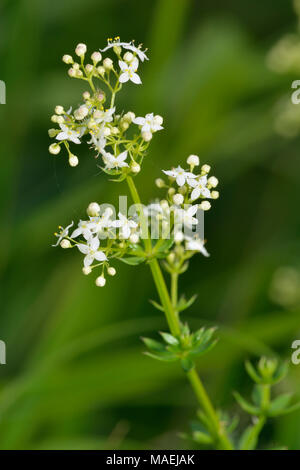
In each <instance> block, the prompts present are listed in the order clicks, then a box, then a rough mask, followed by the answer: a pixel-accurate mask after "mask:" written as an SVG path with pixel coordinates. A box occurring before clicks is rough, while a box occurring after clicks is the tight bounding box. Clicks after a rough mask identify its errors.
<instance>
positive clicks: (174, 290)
mask: <svg viewBox="0 0 300 470" xmlns="http://www.w3.org/2000/svg"><path fill="white" fill-rule="evenodd" d="M171 299H172V305H173V308H174V310H175V311H176V310H177V301H178V273H174V272H172V274H171Z"/></svg>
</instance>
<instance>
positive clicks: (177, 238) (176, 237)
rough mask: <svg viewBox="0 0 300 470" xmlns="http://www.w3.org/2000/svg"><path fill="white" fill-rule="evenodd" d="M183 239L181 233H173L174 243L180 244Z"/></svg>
mask: <svg viewBox="0 0 300 470" xmlns="http://www.w3.org/2000/svg"><path fill="white" fill-rule="evenodd" d="M183 238H184V236H183V233H182V232H176V233H175V237H174V240H175V242H177V243H180V242H182V240H183Z"/></svg>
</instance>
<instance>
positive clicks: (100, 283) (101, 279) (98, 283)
mask: <svg viewBox="0 0 300 470" xmlns="http://www.w3.org/2000/svg"><path fill="white" fill-rule="evenodd" d="M95 283H96V286H98V287H104V286H105V284H106V279H105V277H104V276H99V277H97V279H96V281H95Z"/></svg>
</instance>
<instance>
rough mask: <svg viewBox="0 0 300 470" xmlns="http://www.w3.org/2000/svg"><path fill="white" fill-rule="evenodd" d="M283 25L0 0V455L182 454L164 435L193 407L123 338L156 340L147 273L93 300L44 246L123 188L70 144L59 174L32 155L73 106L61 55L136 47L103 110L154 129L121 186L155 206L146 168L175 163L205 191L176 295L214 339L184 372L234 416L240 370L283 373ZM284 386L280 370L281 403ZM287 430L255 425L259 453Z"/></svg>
mask: <svg viewBox="0 0 300 470" xmlns="http://www.w3.org/2000/svg"><path fill="white" fill-rule="evenodd" d="M296 27H297V18H296V16H295V14H294V13H293V9H292V5H291V4H290V2H289V1H287V0H281V1H279V0H277V1H275V0H265V1H263V2H262V1H258V0H256V1H253V0H243V1H240V0H230V1H229V0H228V1H226V2H224V1H221V0H219V1H216V0H215V1H212V0H206V1H200V0H199V1H196V0H194V1H189V0H159V1H151V2H146V1H141V0H128V1H126V0H118V1H117V0H109V1H108V0H106V1H104V0H98V1H96V0H85V1H83V0H69V1H57V0H54V1H42V0H26V1H25V0H24V1H15V0H9V1H8V0H6V1H5V0H2V2H1V6H0V30H1V38H0V64H1V65H0V79H2V80H5V82H6V86H7V104H6V105H0V125H1V139H0V150H1V169H0V180H1V185H0V186H1V188H0V190H1V202H0V203H1V232H0V236H1V264H0V267H1V313H0V339H2V340H5V341H6V344H7V365H5V366H4V365H2V366H0V448H2V449H24V448H31V449H40V448H42V449H48V448H61V449H71V448H75V449H77V448H79V449H85V448H86V449H90V448H92V449H94V448H96V449H103V448H122V449H132V448H141V449H146V448H187V447H188V446H191V445H192V444H191V443H189V442H186V441H183V440H181V439H180V438H179V436H178V434H179V432H182V431H187V430H188V428H189V422H190V421H191V420H192V419H193V417H194V413H195V409H196V403H195V399H194V396H193V395H192V392H191V390H190V389H189V387H188V384H187V382H186V380H185V378H184V374H183V372H182V371H181V370H180V368H179V367H177V364H175V365H173V364H172V365H169V364H167V365H165V364H162V363H158V362H156V361H153V360H151V359H149V358H147V357H145V356H144V355H142V351H143V346H142V344H141V341H140V339H139V337H140V336H141V335H145V334H146V335H152V336H153V335H155V334H156V333H155V332H156V331H157V330H158V329H164V328H165V322H164V319H163V318H162V317H161V315H160V314H159V312H158V311H157V310H154V309H153V307H152V306H151V305H150V304H149V302H148V299H149V298H155V299H156V293H155V290H154V287H153V284H152V281H151V278H150V273H149V270H148V269H147V267H146V266H139V267H129V266H125V265H122V266H116V267H117V269H118V274H117V276H116V277H115V278H113V279H109V282H108V283H107V286H106V287H105V288H104V289H99V288H96V287H95V285H94V282H93V279H92V278H91V277H85V276H83V275H82V273H81V263H82V256H81V255H80V254H79V253H78V252H76V250H74V251H71V252H66V251H63V250H60V249H54V248H51V246H50V245H51V243H53V235H52V234H53V232H54V231H55V230H56V227H57V225H58V224H62V225H66V224H67V223H69V222H70V221H71V220H72V219H74V220H78V219H79V218H80V217H82V216H83V215H84V212H85V208H86V207H87V205H88V203H89V202H90V201H93V200H97V201H99V202H101V203H102V202H116V201H117V195H118V193H119V192H121V193H122V194H124V191H125V190H126V188H125V186H122V185H114V184H112V183H109V182H108V179H107V177H106V176H105V175H104V174H100V173H99V172H98V170H97V168H96V163H95V160H94V159H93V157H92V154H91V153H89V152H88V147H87V146H81V147H80V149H79V148H78V149H77V148H76V150H77V153H78V155H79V157H80V165H79V166H78V167H76V168H70V167H69V166H68V164H67V159H66V158H64V157H63V155H62V154H60V155H59V156H58V157H53V156H51V155H50V154H49V153H48V151H47V148H48V145H49V143H50V139H49V138H48V136H47V129H48V128H49V127H52V125H51V123H50V116H51V114H52V113H53V109H54V106H55V105H56V104H61V105H63V106H65V107H66V108H67V107H68V105H71V104H73V105H76V104H78V102H79V101H80V94H81V92H82V91H84V89H85V88H84V86H83V83H81V82H80V81H76V80H71V79H70V78H69V77H68V76H67V74H66V68H67V67H66V66H65V64H63V63H62V62H61V57H62V55H63V54H65V53H73V50H74V47H75V46H76V44H77V43H78V42H85V43H86V44H87V45H88V48H89V51H90V52H92V51H93V50H96V49H98V48H99V47H103V46H104V45H105V43H106V38H107V37H113V36H116V35H120V36H121V38H122V39H123V40H131V39H133V38H135V39H136V41H137V42H138V43H139V42H143V43H144V44H145V46H147V47H148V48H149V56H150V59H151V60H150V61H149V62H146V63H144V64H143V65H142V66H141V67H140V71H141V76H142V80H143V86H141V87H137V86H134V85H131V84H129V85H128V86H127V87H124V88H123V90H122V93H121V94H120V97H119V101H118V106H119V109H120V111H121V110H123V109H124V110H132V111H134V112H136V114H138V115H144V114H145V113H146V112H151V111H153V112H155V113H157V114H161V115H162V116H164V118H165V123H164V126H165V130H164V131H163V132H161V133H158V134H157V135H156V136H155V138H154V139H153V143H152V144H151V152H150V155H149V158H147V160H146V161H145V164H144V168H143V172H142V174H141V175H139V176H138V177H137V179H136V183H137V185H138V186H139V187H140V188H141V189H142V196H143V199H144V201H147V200H149V199H151V198H152V197H155V196H158V195H159V194H160V193H159V190H157V189H156V188H155V186H154V179H155V178H156V177H158V176H161V175H160V170H161V169H162V168H168V167H170V166H171V165H177V164H179V163H184V161H185V159H186V157H187V156H188V155H189V154H190V153H196V154H198V155H199V156H200V158H201V161H202V162H207V163H209V164H211V165H212V166H213V174H215V175H216V176H217V177H218V178H219V180H220V188H219V189H220V192H221V198H220V199H219V200H218V201H217V202H216V203H215V204H214V207H213V210H212V211H210V213H208V214H207V216H206V237H207V239H208V243H207V248H208V250H209V251H210V253H211V257H210V258H209V259H205V258H204V257H201V256H197V257H195V258H194V260H193V261H192V263H191V267H190V270H189V271H188V272H187V273H186V274H185V275H184V276H182V280H181V291H184V292H185V293H186V294H187V295H191V294H194V293H198V299H197V301H196V303H195V304H194V305H193V307H192V308H191V309H190V310H189V311H188V312H186V313H185V315H184V318H186V319H188V320H189V322H190V324H191V325H192V326H193V327H199V326H201V325H202V324H203V323H208V324H211V323H217V324H218V325H219V334H220V337H221V340H220V342H219V344H218V346H217V347H216V348H215V350H214V351H213V352H211V353H210V354H209V355H207V356H205V358H204V359H203V360H201V362H200V363H199V370H200V372H201V374H202V376H203V377H204V380H205V383H206V384H207V388H208V390H209V391H210V394H211V396H212V397H213V399H214V402H215V403H216V405H217V406H220V407H225V408H226V409H229V410H230V412H231V413H232V414H234V413H236V412H237V411H238V409H237V406H236V405H235V403H234V399H233V397H232V390H233V389H236V388H238V389H239V390H240V391H241V392H243V393H245V394H247V393H249V391H250V387H251V384H250V380H249V379H248V377H247V376H246V374H245V372H244V369H243V361H244V360H245V358H247V357H248V358H253V359H255V358H256V357H258V356H259V355H260V354H262V353H267V354H268V353H271V352H274V353H275V354H279V355H280V356H281V357H283V358H287V359H289V358H290V355H291V343H292V341H293V340H294V339H298V338H300V322H299V319H300V316H299V313H300V312H299V305H298V304H297V303H296V304H293V305H292V307H291V308H289V309H287V308H283V307H282V306H280V305H278V304H276V303H275V302H274V301H271V300H270V297H269V289H270V284H271V282H272V277H273V274H274V272H275V271H276V269H277V268H278V267H280V266H293V267H294V268H296V269H298V268H299V251H300V245H299V228H300V217H299V202H300V201H299V171H300V159H299V156H300V140H299V138H295V139H292V140H286V139H284V138H282V137H280V136H278V135H277V134H276V133H275V131H274V120H275V117H276V116H275V111H274V109H275V108H274V105H275V104H276V102H277V100H278V99H280V98H281V97H282V96H284V95H286V94H289V93H290V86H291V81H292V80H294V79H298V78H300V77H299V76H297V75H295V74H294V75H288V76H287V75H282V76H278V75H276V74H274V73H273V72H271V71H270V70H268V68H267V67H266V54H267V52H268V51H269V49H270V48H271V47H272V45H273V44H274V43H275V42H276V41H277V40H278V39H279V38H280V37H281V36H282V35H283V34H285V33H287V32H292V31H296ZM299 383H300V366H298V367H297V366H291V370H290V374H289V377H288V379H287V380H286V381H285V384H284V385H283V387H282V388H286V389H287V390H289V391H295V392H297V391H298V389H299ZM241 415H242V418H241V424H242V425H244V424H247V423H248V421H247V418H244V417H243V414H242V413H241ZM299 418H300V413H299V412H298V413H294V414H293V415H291V416H288V417H285V418H281V419H278V420H277V421H272V422H270V423H269V424H268V426H267V428H266V429H265V431H264V433H263V436H262V445H263V446H267V445H268V446H271V445H276V444H278V443H279V444H285V445H287V446H289V447H290V448H294V449H297V448H298V449H299V448H300V424H299V423H300V419H299Z"/></svg>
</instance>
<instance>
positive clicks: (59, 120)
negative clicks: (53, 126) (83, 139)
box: [56, 116, 65, 124]
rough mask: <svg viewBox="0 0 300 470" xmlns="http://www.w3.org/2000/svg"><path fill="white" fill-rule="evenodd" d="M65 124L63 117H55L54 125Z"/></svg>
mask: <svg viewBox="0 0 300 470" xmlns="http://www.w3.org/2000/svg"><path fill="white" fill-rule="evenodd" d="M64 122H65V120H64V118H63V116H57V117H56V123H57V124H63V123H64Z"/></svg>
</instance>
